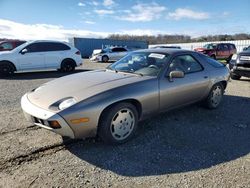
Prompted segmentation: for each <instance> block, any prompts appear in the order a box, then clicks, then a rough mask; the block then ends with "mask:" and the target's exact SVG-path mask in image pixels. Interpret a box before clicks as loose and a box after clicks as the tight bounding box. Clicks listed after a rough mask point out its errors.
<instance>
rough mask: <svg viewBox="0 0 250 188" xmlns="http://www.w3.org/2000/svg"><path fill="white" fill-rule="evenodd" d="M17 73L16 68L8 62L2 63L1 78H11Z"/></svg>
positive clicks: (0, 66)
mask: <svg viewBox="0 0 250 188" xmlns="http://www.w3.org/2000/svg"><path fill="white" fill-rule="evenodd" d="M14 72H15V67H14V66H13V65H12V64H11V63H8V62H2V63H0V75H1V76H11V75H13V74H14Z"/></svg>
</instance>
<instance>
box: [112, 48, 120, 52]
mask: <svg viewBox="0 0 250 188" xmlns="http://www.w3.org/2000/svg"><path fill="white" fill-rule="evenodd" d="M112 52H120V50H119V48H113V49H112Z"/></svg>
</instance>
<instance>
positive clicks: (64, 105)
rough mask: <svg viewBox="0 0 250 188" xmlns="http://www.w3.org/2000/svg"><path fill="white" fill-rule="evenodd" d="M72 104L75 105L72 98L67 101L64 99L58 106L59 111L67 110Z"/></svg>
mask: <svg viewBox="0 0 250 188" xmlns="http://www.w3.org/2000/svg"><path fill="white" fill-rule="evenodd" d="M74 104H76V100H75V99H74V98H69V99H66V100H64V101H63V102H61V103H60V104H59V109H60V110H64V109H66V108H69V107H70V106H72V105H74Z"/></svg>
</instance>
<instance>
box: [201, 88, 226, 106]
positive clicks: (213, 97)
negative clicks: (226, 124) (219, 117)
mask: <svg viewBox="0 0 250 188" xmlns="http://www.w3.org/2000/svg"><path fill="white" fill-rule="evenodd" d="M223 94H224V87H223V85H222V84H221V83H217V84H215V85H214V86H213V87H212V89H211V91H210V93H209V95H208V97H207V98H206V100H205V101H204V104H205V107H207V108H208V109H216V108H218V106H219V104H220V103H221V101H222V97H223Z"/></svg>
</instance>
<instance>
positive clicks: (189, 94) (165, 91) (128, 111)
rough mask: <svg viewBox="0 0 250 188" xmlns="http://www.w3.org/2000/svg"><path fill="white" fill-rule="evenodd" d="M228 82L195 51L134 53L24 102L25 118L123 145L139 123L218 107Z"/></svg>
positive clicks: (51, 86) (64, 131)
mask: <svg viewBox="0 0 250 188" xmlns="http://www.w3.org/2000/svg"><path fill="white" fill-rule="evenodd" d="M228 79H229V70H228V68H226V67H225V66H224V65H223V64H221V63H219V62H217V61H215V60H213V59H211V58H210V57H207V56H205V55H203V54H199V53H196V52H193V51H187V50H178V49H146V50H140V51H135V52H132V53H130V54H128V55H127V56H125V57H124V58H122V59H120V60H119V61H117V62H115V63H113V64H111V65H110V66H109V67H107V69H106V70H96V71H88V72H84V73H78V74H73V75H69V76H65V77H62V78H59V79H55V80H53V81H50V82H48V83H46V84H43V85H42V86H40V87H38V88H36V89H33V90H32V91H30V92H28V93H27V94H25V95H24V96H23V97H22V100H21V105H22V109H23V111H24V114H25V117H26V118H27V119H28V120H29V121H31V122H33V123H34V124H35V125H37V126H40V127H43V128H45V129H48V130H51V131H53V132H56V133H58V134H60V135H62V136H66V137H70V138H86V137H93V136H96V135H98V136H99V137H100V138H101V139H102V140H103V141H104V142H107V143H115V144H119V143H124V142H126V141H127V140H129V139H130V138H131V137H132V136H133V135H134V133H135V131H136V128H137V124H138V121H141V120H143V119H145V118H147V117H149V116H151V115H154V114H158V113H159V112H164V111H167V110H171V109H174V108H177V107H181V106H184V105H188V104H191V103H195V102H198V101H202V102H203V103H204V104H205V105H206V106H207V107H208V108H210V109H214V108H217V107H218V105H219V104H220V102H221V100H222V96H223V93H224V90H225V88H226V86H227V81H228Z"/></svg>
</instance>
